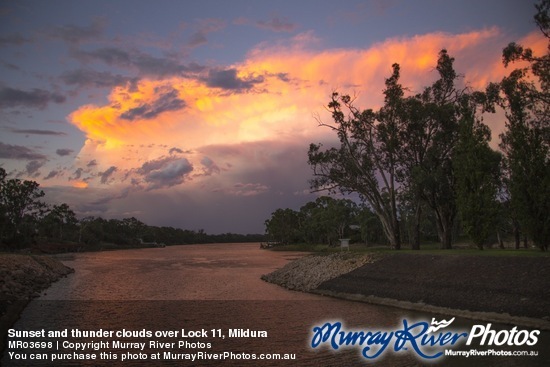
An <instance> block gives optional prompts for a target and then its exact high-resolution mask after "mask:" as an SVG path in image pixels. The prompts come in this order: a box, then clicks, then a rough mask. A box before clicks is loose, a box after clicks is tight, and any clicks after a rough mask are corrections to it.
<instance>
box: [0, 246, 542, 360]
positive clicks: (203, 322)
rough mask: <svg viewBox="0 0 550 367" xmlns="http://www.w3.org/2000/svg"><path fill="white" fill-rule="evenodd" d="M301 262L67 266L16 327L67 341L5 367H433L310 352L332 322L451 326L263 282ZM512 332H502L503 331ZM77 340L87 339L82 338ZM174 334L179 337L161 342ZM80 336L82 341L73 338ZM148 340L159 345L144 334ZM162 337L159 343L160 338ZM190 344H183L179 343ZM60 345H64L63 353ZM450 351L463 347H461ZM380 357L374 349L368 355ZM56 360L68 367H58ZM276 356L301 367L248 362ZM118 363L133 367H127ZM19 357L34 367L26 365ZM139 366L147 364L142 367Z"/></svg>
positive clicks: (231, 249)
mask: <svg viewBox="0 0 550 367" xmlns="http://www.w3.org/2000/svg"><path fill="white" fill-rule="evenodd" d="M303 255H304V254H300V253H292V252H272V251H266V250H260V249H259V246H258V244H208V245H186V246H171V247H166V248H149V249H135V250H124V251H109V252H96V253H82V254H71V255H63V256H62V257H61V260H62V261H63V262H64V263H65V264H66V265H68V266H71V267H73V268H74V269H75V273H74V274H72V275H70V276H68V277H67V278H64V279H62V280H60V281H59V282H57V283H55V284H54V285H52V287H50V288H49V289H47V290H46V291H45V292H44V293H43V294H42V295H41V297H39V298H37V299H35V300H33V301H32V302H31V303H30V304H29V305H28V306H27V308H26V309H25V311H24V312H23V314H22V316H21V319H20V320H19V321H18V322H17V323H16V325H15V326H14V328H15V329H17V330H41V329H44V330H46V332H48V331H50V330H56V331H60V332H63V331H64V330H67V332H68V335H67V336H64V335H63V334H61V335H59V336H57V337H55V338H52V337H50V338H46V337H44V338H35V340H41V341H46V342H49V341H53V346H52V348H51V349H49V350H46V352H48V353H49V354H48V358H49V359H48V360H43V361H37V360H31V359H30V358H36V357H37V355H31V354H30V352H32V350H31V351H30V350H29V349H22V348H19V349H11V350H7V351H6V352H5V353H4V356H3V359H2V365H5V366H61V365H67V366H110V365H121V366H155V365H171V366H195V365H212V366H218V365H220V366H353V365H366V364H368V365H371V364H372V365H376V366H379V365H381V366H420V365H424V364H425V363H426V361H427V360H426V359H422V358H420V357H418V355H417V353H415V352H414V351H413V350H412V348H411V347H410V346H409V347H408V349H409V350H405V349H403V350H401V351H399V352H394V351H393V348H394V347H393V344H390V346H388V348H387V350H386V351H384V352H383V353H381V355H380V357H378V358H376V359H373V360H367V359H366V358H364V357H362V356H361V351H362V350H363V347H349V346H348V347H346V346H343V347H340V348H339V349H338V350H334V349H333V348H329V347H327V346H321V347H318V348H315V349H313V348H311V346H310V344H311V342H312V338H313V328H314V327H315V326H322V325H323V324H324V323H325V322H341V323H342V325H343V326H344V327H346V328H347V330H369V331H372V332H375V331H391V330H398V329H403V328H404V321H403V320H407V322H409V324H410V323H413V322H414V321H427V322H430V321H431V319H432V317H435V318H437V320H441V319H443V318H447V319H449V318H450V317H445V315H432V314H423V313H419V312H411V311H406V310H402V309H397V308H392V307H384V306H375V305H370V304H365V303H358V302H351V301H345V300H339V299H332V298H326V297H321V296H317V295H312V294H306V293H301V292H293V291H289V290H286V289H283V288H281V287H279V286H276V285H272V284H269V283H266V282H263V281H262V280H261V279H260V276H261V275H262V274H266V273H269V272H271V271H273V270H275V269H277V268H280V267H282V266H283V265H284V264H286V263H287V262H288V261H290V260H292V259H294V258H296V257H299V256H303ZM388 286H391V285H388ZM474 324H476V322H475V321H471V320H465V319H462V320H459V319H457V320H455V321H454V323H453V327H454V328H455V329H453V330H462V331H467V332H469V331H470V329H471V327H472V325H474ZM484 324H485V323H484ZM496 327H497V326H493V328H496ZM511 327H512V326H501V328H504V329H505V328H507V329H511ZM236 329H243V330H251V331H260V332H258V333H257V334H256V336H259V335H260V334H263V333H262V332H263V331H265V333H266V334H267V337H235V335H232V336H233V337H231V335H229V334H228V333H229V330H236ZM76 330H78V331H80V332H81V334H80V335H78V332H77V331H76ZM99 330H102V331H103V332H110V331H113V332H117V331H120V332H122V333H125V332H126V333H127V334H122V336H121V337H116V336H106V337H93V338H92V337H85V335H84V333H82V332H83V331H99ZM184 330H185V332H184ZM202 330H204V333H206V336H205V334H202V335H193V332H195V331H201V332H202ZM497 330H498V329H497ZM169 331H172V332H175V331H177V332H178V333H179V334H178V335H177V336H168V334H162V333H167V332H169ZM73 332H75V333H76V334H74V335H71V333H73ZM147 332H150V333H151V334H152V336H147V335H145V334H146V333H147ZM156 332H158V333H160V334H158V335H159V336H158V337H156V336H155V333H156ZM184 333H185V336H184V335H182V334H184ZM199 334H200V333H199ZM15 339H17V338H15ZM539 339H541V340H539V343H538V346H539V347H538V348H535V349H534V350H537V351H539V353H544V349H548V348H547V346H548V340H549V338H548V335H547V333H542V334H541V335H540V337H539ZM10 340H11V339H10ZM17 340H27V341H28V340H30V339H17ZM115 340H118V341H119V342H123V343H141V342H145V343H146V345H145V348H143V350H141V347H139V344H135V345H134V344H124V345H116V346H115V345H113V342H114V341H115ZM63 341H67V342H71V343H75V342H88V343H89V342H94V343H99V342H101V341H103V342H109V343H110V344H109V346H108V347H107V346H106V345H105V344H104V345H103V346H101V348H100V346H99V345H98V344H88V345H87V346H86V349H84V350H81V351H75V350H74V349H71V348H72V345H71V344H63ZM155 341H156V342H162V343H174V344H163V346H161V347H159V346H158V345H155V346H153V345H150V344H149V343H150V342H155ZM57 342H60V343H61V344H60V345H59V346H58V345H57ZM179 343H182V344H179ZM541 345H543V347H541ZM134 346H138V348H133V347H134ZM406 347H407V346H406ZM94 348H96V349H94ZM469 348H470V347H463V348H461V349H462V350H468V349H469ZM507 348H508V349H506V348H504V349H506V350H507V351H510V350H512V349H510V348H512V347H507ZM444 349H445V348H439V349H437V350H436V351H439V350H441V351H442V350H444ZM454 349H458V348H457V347H456V346H455V348H454ZM485 349H487V348H485ZM499 349H503V348H502V347H501V348H499ZM515 349H519V350H523V349H526V348H523V349H522V348H515ZM374 350H375V349H374V347H373V350H372V351H371V352H370V355H372V353H373V351H374ZM10 351H12V352H14V351H15V352H18V353H19V354H20V356H19V357H20V358H21V359H16V357H15V355H13V354H12V355H9V354H8V352H10ZM427 351H434V350H427ZM102 352H103V354H102V355H100V353H102ZM165 352H173V353H174V354H179V355H180V358H183V357H181V356H183V355H184V354H187V355H191V354H193V353H195V354H196V353H198V352H201V353H203V357H204V355H205V354H207V353H211V354H210V357H205V358H204V359H201V360H195V361H189V360H179V359H169V358H164V357H165V354H164V353H165ZM224 352H227V353H228V354H229V355H230V356H231V359H230V358H229V357H227V358H226V359H223V360H211V359H208V358H213V355H214V354H215V353H220V354H221V355H223V353H224ZM25 353H26V355H25ZM52 353H53V354H57V356H58V358H62V360H61V361H54V362H52V361H51V354H52ZM72 353H88V354H91V353H95V358H96V359H95V360H91V359H87V360H75V358H77V356H75V355H74V354H72ZM139 353H142V355H141V356H140V355H139ZM156 353H159V354H158V355H159V356H160V357H161V358H160V360H153V359H152V358H155V356H154V355H155V354H156ZM37 354H38V353H37ZM269 354H280V355H281V356H283V355H284V354H288V356H287V357H289V358H292V357H295V359H292V360H287V361H281V360H265V359H264V360H261V361H260V360H257V359H256V360H254V359H252V358H253V357H252V356H253V355H256V358H259V357H258V356H260V355H262V356H263V357H270V355H269ZM432 354H433V353H432ZM123 355H126V358H131V359H130V360H127V361H124V362H122V361H121V360H120V359H121V358H122V357H123ZM24 357H26V358H27V359H22V358H24ZM69 357H70V359H69ZM88 357H89V356H88ZM115 357H116V358H117V359H114V358H115ZM143 357H145V358H146V360H142V359H137V358H143ZM247 358H250V359H247ZM548 358H549V356H548V354H546V355H543V356H541V355H540V354H539V356H538V357H517V358H515V359H514V358H509V357H495V356H485V357H475V358H472V357H470V358H465V357H442V358H438V359H436V361H435V362H432V363H431V365H445V366H448V365H451V366H453V365H454V366H471V365H483V366H516V365H522V366H526V365H534V366H536V365H540V366H543V365H550V364H549V359H548Z"/></svg>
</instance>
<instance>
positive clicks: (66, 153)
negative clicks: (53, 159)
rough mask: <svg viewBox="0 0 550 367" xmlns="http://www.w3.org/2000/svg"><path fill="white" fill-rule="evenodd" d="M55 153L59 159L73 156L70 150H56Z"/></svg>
mask: <svg viewBox="0 0 550 367" xmlns="http://www.w3.org/2000/svg"><path fill="white" fill-rule="evenodd" d="M55 153H56V154H57V155H58V156H60V157H64V156H67V155H71V154H73V153H74V150H72V149H57V150H56V151H55Z"/></svg>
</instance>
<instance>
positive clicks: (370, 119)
mask: <svg viewBox="0 0 550 367" xmlns="http://www.w3.org/2000/svg"><path fill="white" fill-rule="evenodd" d="M399 70H400V68H399V65H398V64H394V65H393V73H392V75H391V76H390V77H389V78H388V79H386V89H385V90H384V97H385V100H384V101H385V102H384V106H383V107H382V108H381V109H380V110H379V111H377V112H375V111H373V110H372V109H367V110H363V111H361V110H359V109H358V108H357V107H355V106H354V101H353V100H352V98H351V97H350V96H348V95H343V96H340V95H339V94H338V93H337V92H334V93H333V94H332V98H331V101H330V103H329V105H328V108H329V110H330V111H331V112H332V119H333V122H334V123H333V124H328V123H323V122H321V121H319V124H320V125H321V126H324V127H328V128H330V129H332V130H333V131H334V132H335V133H336V135H337V137H338V139H339V141H340V147H339V148H336V147H333V148H329V149H326V150H323V149H322V144H310V147H309V151H308V158H309V159H308V163H309V164H310V165H311V166H312V169H313V175H314V178H313V179H312V180H311V187H312V188H313V189H315V190H328V191H329V192H341V193H343V194H350V193H357V194H359V196H360V197H361V199H363V200H365V201H366V202H368V203H369V205H370V206H371V207H372V208H373V210H374V212H375V213H376V215H377V216H378V217H379V218H380V221H381V222H382V225H383V228H384V233H385V235H386V237H387V238H388V241H389V243H390V245H391V246H392V247H393V248H395V249H397V250H398V249H400V248H401V237H400V228H399V218H398V210H397V205H398V202H397V201H398V199H397V198H398V195H397V194H398V192H397V169H398V163H399V161H398V152H399V149H400V141H399V126H400V125H401V124H402V121H401V118H402V117H403V114H402V113H400V108H401V104H402V98H403V87H402V86H401V85H400V84H399V83H398V82H399V75H400V72H399ZM344 110H345V111H346V113H344Z"/></svg>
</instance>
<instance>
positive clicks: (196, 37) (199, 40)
mask: <svg viewBox="0 0 550 367" xmlns="http://www.w3.org/2000/svg"><path fill="white" fill-rule="evenodd" d="M207 42H208V39H207V38H206V34H204V33H203V32H195V33H193V34H192V35H191V37H190V38H189V46H191V47H197V46H200V45H204V44H205V43H207Z"/></svg>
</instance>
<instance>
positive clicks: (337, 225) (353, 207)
mask: <svg viewBox="0 0 550 367" xmlns="http://www.w3.org/2000/svg"><path fill="white" fill-rule="evenodd" d="M265 228H266V236H267V238H268V240H270V241H273V242H277V243H280V244H292V243H307V244H327V245H329V246H334V245H338V244H339V241H338V240H339V239H340V238H350V237H351V238H353V239H354V241H359V242H362V243H366V244H368V243H383V242H384V235H383V232H382V226H381V224H380V221H379V220H378V218H377V217H376V216H375V215H374V214H373V213H372V211H371V210H370V209H369V208H368V207H365V206H359V205H357V204H356V203H355V202H354V201H352V200H349V199H335V198H332V197H330V196H322V197H319V198H317V199H316V200H315V201H312V202H309V203H306V204H305V205H304V206H302V207H301V208H300V210H298V211H296V210H292V209H288V208H287V209H277V210H276V211H275V212H273V213H272V215H271V218H270V219H268V220H266V221H265Z"/></svg>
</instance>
